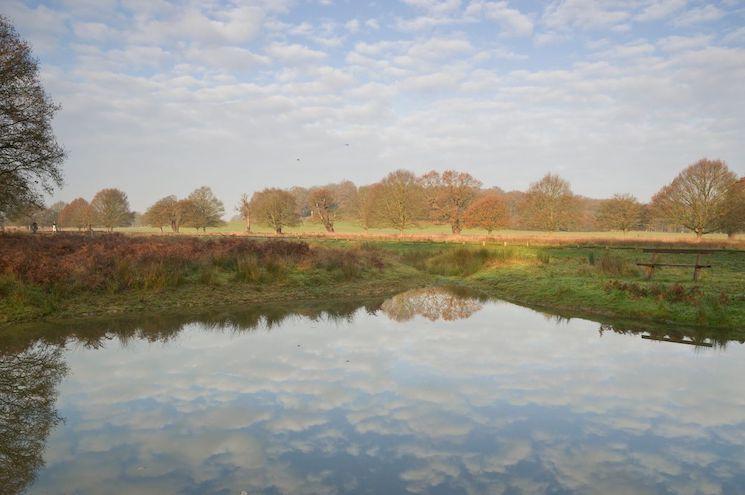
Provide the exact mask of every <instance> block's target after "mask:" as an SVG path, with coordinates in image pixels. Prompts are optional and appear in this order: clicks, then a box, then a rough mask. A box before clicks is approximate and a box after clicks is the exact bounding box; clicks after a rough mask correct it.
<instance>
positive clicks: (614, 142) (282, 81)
mask: <svg viewBox="0 0 745 495" xmlns="http://www.w3.org/2000/svg"><path fill="white" fill-rule="evenodd" d="M0 13H2V14H3V15H6V16H7V17H9V18H10V19H11V21H12V22H13V23H14V24H15V25H16V27H17V28H18V30H19V32H20V33H21V36H22V37H24V38H25V39H27V40H29V41H30V42H31V44H32V47H33V50H34V53H35V55H36V56H37V57H38V58H39V60H40V63H41V73H42V74H41V75H42V79H43V83H44V85H45V87H46V89H47V91H48V92H49V93H50V95H51V96H52V98H53V99H54V100H55V101H56V102H58V103H59V104H60V105H61V106H62V109H61V110H60V111H59V113H58V114H57V117H56V119H55V124H54V125H55V129H56V133H57V136H58V138H59V140H60V141H61V142H62V144H63V145H64V147H65V149H66V150H67V152H68V155H69V156H68V159H67V161H66V162H65V165H64V171H65V184H64V187H63V188H62V189H61V190H59V191H57V192H56V193H55V194H54V195H53V197H51V198H49V199H50V201H56V200H65V201H70V200H72V199H74V198H75V197H78V196H82V197H85V198H88V199H90V198H91V197H92V196H93V195H94V194H95V192H96V191H98V190H99V189H101V188H104V187H117V188H120V189H122V190H124V191H125V192H126V193H127V194H128V196H129V198H130V202H131V204H132V207H133V208H134V209H136V210H140V211H142V210H144V209H145V208H147V206H149V205H150V204H152V203H153V202H154V201H155V200H157V199H158V198H160V197H163V196H166V195H168V194H176V195H178V196H185V195H187V194H188V193H189V192H190V191H192V190H193V189H195V188H197V187H199V186H202V185H208V186H210V187H212V189H213V190H214V191H215V193H216V194H217V195H218V197H220V198H221V199H223V201H224V202H225V204H226V210H228V213H229V212H230V210H232V208H233V207H234V205H235V204H236V203H237V201H238V198H239V197H240V195H241V194H242V193H248V194H251V193H252V192H254V191H257V190H261V189H263V188H265V187H283V188H284V187H290V186H293V185H301V186H312V185H320V184H325V183H329V182H337V181H339V180H341V179H350V180H352V181H354V182H355V183H357V184H366V183H372V182H375V181H377V180H379V179H380V178H382V177H383V176H384V175H385V174H387V173H388V172H390V171H393V170H396V169H399V168H406V169H410V170H413V171H414V172H417V173H424V172H426V171H428V170H431V169H435V170H445V169H457V170H465V171H469V172H471V173H472V174H473V175H474V176H476V177H477V178H478V179H480V180H481V181H482V182H483V183H484V185H485V186H486V187H491V186H498V187H501V188H502V189H505V190H513V189H525V188H527V187H528V186H529V185H530V183H531V182H534V181H536V180H538V179H539V178H540V177H541V176H542V175H544V174H545V173H547V172H553V173H558V174H560V175H561V176H563V177H564V178H566V179H567V180H569V181H570V183H571V184H572V187H573V189H574V191H575V192H576V193H578V194H582V195H585V196H591V197H607V196H610V195H612V194H614V193H625V192H629V193H632V194H634V195H636V196H637V197H639V198H640V199H641V200H648V199H649V197H650V196H651V195H652V194H654V192H656V191H657V190H658V189H659V188H660V187H661V186H662V185H663V184H665V183H667V182H669V181H670V180H672V178H673V177H674V176H675V175H676V174H677V173H678V171H680V170H681V169H682V168H683V167H685V166H686V165H688V164H690V163H693V162H695V161H696V160H698V159H700V158H702V157H709V158H720V159H723V160H725V161H726V162H727V163H728V165H729V166H730V168H732V169H733V170H734V171H735V172H736V173H738V174H740V175H745V82H743V81H745V0H721V1H719V2H704V1H699V0H659V1H653V0H627V1H618V0H595V1H593V0H553V1H542V2H541V1H515V0H512V1H504V0H497V1H491V0H399V1H394V0H386V1H384V0H375V1H367V0H359V1H356V0H251V1H217V0H205V1H168V0H56V1H41V2H39V1H31V0H26V1H24V0H2V1H0Z"/></svg>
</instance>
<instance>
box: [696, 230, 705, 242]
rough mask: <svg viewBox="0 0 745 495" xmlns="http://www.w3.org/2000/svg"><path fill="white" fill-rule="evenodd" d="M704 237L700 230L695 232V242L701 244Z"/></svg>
mask: <svg viewBox="0 0 745 495" xmlns="http://www.w3.org/2000/svg"><path fill="white" fill-rule="evenodd" d="M703 237H704V233H703V232H702V231H700V230H696V242H701V240H702V239H703Z"/></svg>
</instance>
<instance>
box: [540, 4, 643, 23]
mask: <svg viewBox="0 0 745 495" xmlns="http://www.w3.org/2000/svg"><path fill="white" fill-rule="evenodd" d="M627 8H628V6H627V4H626V3H625V2H618V1H616V0H554V1H553V2H552V3H551V4H549V5H548V7H546V10H545V11H544V13H543V17H542V22H543V24H544V25H545V26H546V27H547V28H549V29H556V30H567V29H603V28H608V27H612V26H615V25H617V24H619V23H622V22H624V21H626V20H627V19H629V18H630V17H631V13H630V12H629V11H628V10H627Z"/></svg>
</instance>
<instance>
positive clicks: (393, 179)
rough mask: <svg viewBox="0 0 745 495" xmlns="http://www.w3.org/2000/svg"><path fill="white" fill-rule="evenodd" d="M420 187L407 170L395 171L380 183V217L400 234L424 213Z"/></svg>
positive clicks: (414, 223) (415, 222)
mask: <svg viewBox="0 0 745 495" xmlns="http://www.w3.org/2000/svg"><path fill="white" fill-rule="evenodd" d="M425 210H426V208H425V202H424V196H423V193H422V186H421V184H420V183H419V181H418V180H417V178H416V176H415V175H414V174H413V173H411V172H409V171H408V170H396V171H395V172H391V173H390V174H388V175H387V176H386V177H385V178H384V179H383V180H382V181H381V182H380V217H381V220H382V221H383V223H384V224H386V225H389V226H391V227H393V228H395V229H396V230H398V231H399V232H400V233H401V234H403V232H404V230H406V229H407V228H409V227H413V226H414V225H416V224H417V221H418V220H419V219H421V218H422V216H423V215H424V213H425Z"/></svg>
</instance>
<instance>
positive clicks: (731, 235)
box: [727, 231, 737, 241]
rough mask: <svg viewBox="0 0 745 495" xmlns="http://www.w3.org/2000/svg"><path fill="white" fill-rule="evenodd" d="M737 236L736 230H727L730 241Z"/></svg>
mask: <svg viewBox="0 0 745 495" xmlns="http://www.w3.org/2000/svg"><path fill="white" fill-rule="evenodd" d="M736 236H737V232H735V231H732V232H727V239H729V240H730V241H734V240H735V237H736Z"/></svg>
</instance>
